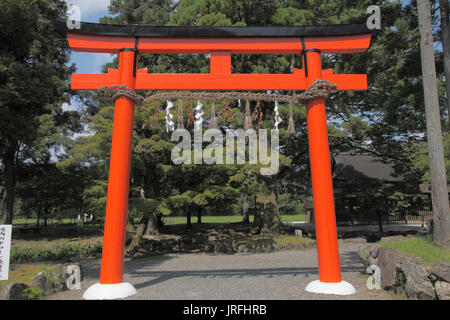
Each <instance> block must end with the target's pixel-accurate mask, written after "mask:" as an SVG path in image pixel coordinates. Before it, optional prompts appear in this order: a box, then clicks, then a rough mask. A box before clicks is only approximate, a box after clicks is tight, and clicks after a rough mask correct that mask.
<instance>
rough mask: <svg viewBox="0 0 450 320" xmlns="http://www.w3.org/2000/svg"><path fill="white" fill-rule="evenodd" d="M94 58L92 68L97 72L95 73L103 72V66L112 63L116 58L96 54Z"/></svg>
mask: <svg viewBox="0 0 450 320" xmlns="http://www.w3.org/2000/svg"><path fill="white" fill-rule="evenodd" d="M92 56H93V61H92V67H93V69H94V70H96V71H95V72H101V71H102V67H103V65H105V64H106V63H108V62H112V61H113V59H114V56H113V55H111V54H109V53H94V54H92Z"/></svg>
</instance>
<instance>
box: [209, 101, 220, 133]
mask: <svg viewBox="0 0 450 320" xmlns="http://www.w3.org/2000/svg"><path fill="white" fill-rule="evenodd" d="M209 129H219V126H218V125H217V119H216V107H215V105H214V102H213V103H211V121H210V123H209Z"/></svg>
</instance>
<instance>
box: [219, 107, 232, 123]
mask: <svg viewBox="0 0 450 320" xmlns="http://www.w3.org/2000/svg"><path fill="white" fill-rule="evenodd" d="M217 116H218V117H219V118H221V119H227V118H228V119H230V121H231V124H232V125H233V126H234V124H235V123H234V112H233V110H232V109H231V108H230V104H229V103H226V104H224V105H223V106H222V107H221V108H220V109H219V112H218V113H217Z"/></svg>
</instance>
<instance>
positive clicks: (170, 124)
mask: <svg viewBox="0 0 450 320" xmlns="http://www.w3.org/2000/svg"><path fill="white" fill-rule="evenodd" d="M171 108H173V103H172V101H167V108H166V131H167V132H169V131H174V130H175V124H174V122H173V121H172V118H173V114H171V113H170V109H171Z"/></svg>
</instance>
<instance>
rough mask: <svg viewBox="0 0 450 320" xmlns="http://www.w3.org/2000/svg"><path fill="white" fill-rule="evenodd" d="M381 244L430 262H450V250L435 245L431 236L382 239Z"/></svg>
mask: <svg viewBox="0 0 450 320" xmlns="http://www.w3.org/2000/svg"><path fill="white" fill-rule="evenodd" d="M380 245H382V246H383V247H386V248H391V249H394V250H397V251H400V252H403V253H406V254H409V255H412V256H415V257H418V258H421V259H422V260H423V261H425V262H428V263H429V264H435V263H438V262H441V261H444V262H450V250H444V249H441V248H439V247H437V246H435V245H434V244H433V241H432V239H431V236H427V237H411V238H408V239H405V240H399V241H380Z"/></svg>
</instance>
